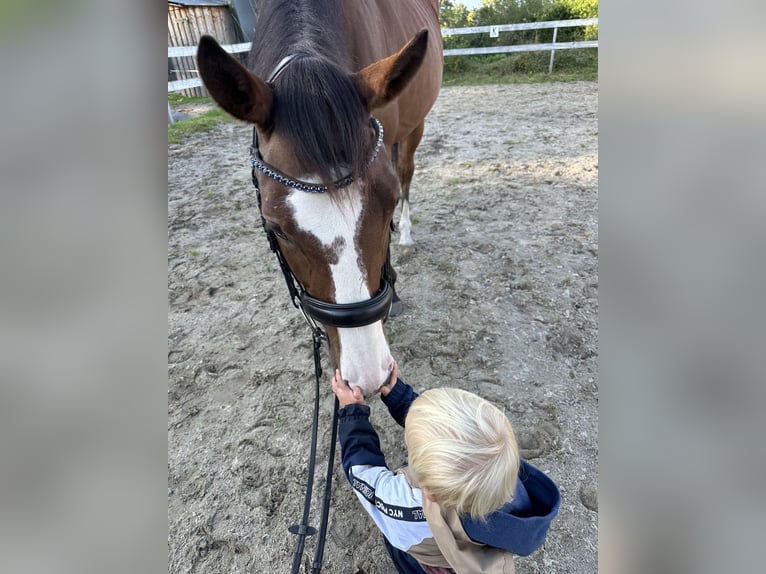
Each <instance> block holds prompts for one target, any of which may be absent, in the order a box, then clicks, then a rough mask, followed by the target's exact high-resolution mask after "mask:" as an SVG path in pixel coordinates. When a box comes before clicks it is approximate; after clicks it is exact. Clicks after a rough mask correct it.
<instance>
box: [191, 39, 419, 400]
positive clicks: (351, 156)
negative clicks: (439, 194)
mask: <svg viewBox="0 0 766 574" xmlns="http://www.w3.org/2000/svg"><path fill="white" fill-rule="evenodd" d="M427 41H428V33H427V31H426V30H422V31H421V32H419V33H418V34H416V35H415V36H414V37H413V38H412V40H410V42H409V43H407V45H405V46H404V47H403V48H402V49H401V50H399V51H398V52H397V53H395V54H393V55H391V56H389V57H387V58H384V59H382V60H379V61H377V62H375V63H372V64H370V65H368V66H366V67H364V68H363V69H361V70H359V71H357V72H353V71H349V69H348V68H347V67H345V66H344V65H343V63H342V62H336V61H333V60H332V59H331V58H327V57H324V56H322V54H321V53H320V54H317V53H315V52H312V51H302V50H301V49H300V48H299V47H296V48H295V52H294V53H291V54H289V55H287V56H285V54H280V56H282V58H281V59H280V60H278V61H276V63H275V62H269V63H268V68H269V69H270V70H271V73H270V74H268V75H267V74H266V73H261V75H259V74H257V73H255V72H252V71H250V70H249V69H248V68H246V67H245V66H244V65H242V64H241V63H240V62H239V61H237V60H236V59H235V58H233V57H232V56H231V55H229V54H228V53H227V52H226V51H224V50H223V49H222V48H221V47H220V46H219V45H218V43H217V42H216V41H215V40H214V39H213V38H211V37H209V36H205V37H203V38H202V39H201V40H200V43H199V48H198V52H197V59H198V66H199V71H200V75H201V77H202V79H203V81H204V83H205V86H206V88H207V89H208V91H209V92H210V94H211V96H212V97H213V99H215V100H216V102H218V104H219V105H220V106H221V108H223V109H224V110H225V111H226V112H228V113H229V114H231V115H232V116H234V117H236V118H238V119H240V120H244V121H246V122H248V123H251V124H254V129H255V132H256V134H257V152H256V154H257V155H256V159H255V160H254V163H253V165H254V167H256V168H257V170H256V177H257V185H258V187H259V188H260V193H261V205H262V215H263V219H264V226H265V228H266V230H267V232H268V233H270V234H272V235H273V237H274V238H275V239H276V242H277V243H278V246H279V250H280V251H281V253H282V256H283V257H284V260H285V261H286V262H287V264H288V265H289V269H290V270H291V272H292V274H293V275H294V276H295V278H296V279H297V281H298V282H299V283H300V285H301V286H302V287H303V289H304V290H305V292H306V293H307V294H308V295H309V296H310V299H311V300H312V301H315V302H318V304H319V305H321V304H322V303H325V304H329V305H331V306H332V305H340V306H343V307H349V308H352V309H353V306H354V305H355V304H361V303H364V302H367V301H370V300H371V299H374V298H375V297H376V295H379V294H380V293H381V290H382V289H384V288H385V283H386V282H385V280H382V279H385V278H383V277H382V274H383V269H384V266H385V264H386V258H387V253H388V246H389V230H390V225H391V221H392V218H393V214H394V210H395V208H396V205H397V201H398V199H399V193H400V183H399V179H398V177H397V174H396V171H395V169H394V167H393V165H392V162H391V157H390V155H389V150H388V149H387V148H386V146H382V145H381V143H382V137H383V134H382V127H381V125H380V123H379V122H378V121H377V120H376V119H375V118H374V117H373V116H372V115H371V112H372V111H373V110H375V109H378V108H381V107H383V106H385V105H386V104H388V103H389V102H391V101H392V100H394V99H395V98H396V97H397V96H398V95H399V94H400V93H401V92H402V90H404V89H405V88H406V86H407V85H408V84H409V82H410V80H411V79H412V78H413V76H414V75H415V73H416V72H417V70H418V68H419V67H420V65H421V63H422V61H423V58H424V56H425V53H426V48H427ZM272 59H274V58H272ZM305 311H306V310H305V309H304V312H305ZM319 322H320V323H323V328H324V330H325V331H326V332H327V334H328V337H329V340H330V348H331V353H332V356H333V360H334V362H335V364H336V366H337V367H338V368H340V370H341V374H342V376H343V378H344V379H345V380H346V381H347V382H348V383H349V384H350V385H351V386H352V387H355V386H358V387H360V388H361V389H362V391H363V393H364V394H365V395H370V394H372V393H374V392H375V391H376V390H377V389H378V388H379V387H380V385H382V384H384V383H385V382H386V381H387V379H388V377H389V375H390V372H391V369H392V365H393V358H392V356H391V352H390V349H389V346H388V343H387V341H386V338H385V335H384V332H383V324H382V319H381V318H377V319H376V320H374V322H372V323H370V324H365V325H361V326H350V327H343V326H337V325H333V324H329V323H331V322H330V321H328V322H324V321H323V320H322V319H321V317H320V319H319Z"/></svg>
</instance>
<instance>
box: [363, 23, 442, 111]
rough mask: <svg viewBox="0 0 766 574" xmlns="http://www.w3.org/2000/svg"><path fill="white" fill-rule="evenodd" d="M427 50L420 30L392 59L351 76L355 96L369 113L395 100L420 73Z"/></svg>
mask: <svg viewBox="0 0 766 574" xmlns="http://www.w3.org/2000/svg"><path fill="white" fill-rule="evenodd" d="M427 48H428V30H427V29H425V28H424V29H422V30H421V31H420V32H418V33H417V34H415V36H414V37H413V38H412V40H410V41H409V42H408V43H407V45H406V46H404V48H402V49H401V50H399V51H398V52H397V53H396V54H394V55H393V56H389V57H388V58H384V59H383V60H378V61H377V62H375V63H374V64H370V65H369V66H367V67H365V68H362V69H361V70H359V72H357V73H356V74H355V75H354V78H355V81H356V84H357V88H358V89H359V94H360V95H361V96H362V100H363V101H364V103H365V104H366V106H367V109H368V110H369V111H372V110H374V109H376V108H380V107H382V106H385V105H386V104H387V103H388V102H390V101H391V100H393V99H394V98H396V97H397V96H398V95H399V94H400V93H401V92H402V90H404V88H406V87H407V84H409V83H410V80H412V78H413V77H414V76H415V73H416V72H417V71H418V70H419V69H420V65H421V64H422V63H423V59H424V58H425V56H426V49H427Z"/></svg>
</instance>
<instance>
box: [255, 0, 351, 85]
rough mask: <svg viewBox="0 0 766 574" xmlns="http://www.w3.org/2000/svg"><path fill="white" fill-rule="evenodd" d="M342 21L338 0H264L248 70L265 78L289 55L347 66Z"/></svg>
mask: <svg viewBox="0 0 766 574" xmlns="http://www.w3.org/2000/svg"><path fill="white" fill-rule="evenodd" d="M341 21H342V18H341V0H296V1H289V0H288V1H285V0H264V1H263V2H262V3H261V7H260V11H259V14H258V21H257V23H256V28H255V34H254V36H253V48H252V51H251V52H250V57H249V64H250V65H249V67H250V69H251V70H253V71H254V72H255V73H256V74H258V75H259V76H261V77H268V74H269V73H270V72H271V71H272V70H273V69H274V68H275V66H277V64H278V63H279V62H280V61H281V60H282V59H283V58H285V56H288V55H291V54H301V55H308V56H314V57H320V58H325V59H328V60H329V61H332V62H335V63H336V64H340V65H341V66H342V67H344V68H345V67H347V64H348V51H347V49H346V47H345V44H344V40H343V34H342V30H341V26H340V22H341Z"/></svg>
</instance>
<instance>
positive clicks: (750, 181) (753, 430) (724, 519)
mask: <svg viewBox="0 0 766 574" xmlns="http://www.w3.org/2000/svg"><path fill="white" fill-rule="evenodd" d="M764 12H766V5H764V4H763V3H758V2H742V1H735V2H726V3H724V2H713V1H711V0H702V1H699V2H694V3H687V2H679V1H677V0H676V1H671V2H664V1H663V2H659V1H657V0H652V1H650V2H642V3H627V4H626V3H604V5H603V6H601V10H600V11H599V78H600V84H599V105H600V110H599V150H600V156H601V157H600V158H599V164H600V181H599V193H600V196H599V198H600V199H599V222H600V226H599V240H600V258H599V264H600V275H601V277H600V290H599V317H600V323H599V341H600V345H601V353H600V365H601V373H600V374H599V381H600V387H601V388H600V397H601V399H602V402H601V404H600V413H599V415H600V416H599V420H600V428H599V441H600V470H599V485H600V488H601V491H600V500H599V509H600V510H601V516H600V522H599V533H600V541H599V542H600V548H599V552H600V554H599V556H600V570H602V571H603V572H612V573H614V572H619V573H626V574H627V573H637V572H674V573H678V574H682V573H706V572H725V571H730V572H748V571H756V570H758V571H760V570H762V569H763V566H762V560H761V559H760V556H759V554H760V544H759V543H758V539H759V538H760V533H761V532H763V531H764V522H765V519H764V516H766V513H765V512H764V510H765V508H764V506H766V504H765V501H766V497H764V496H763V494H762V489H761V483H762V482H763V481H762V477H763V476H764V470H766V449H764V448H763V446H762V437H764V436H766V423H765V422H764V421H766V417H764V416H763V412H764V395H765V392H766V385H764V381H765V380H766V377H764V368H763V354H764V349H766V344H765V343H766V340H765V339H764V327H763V325H764V319H766V317H765V315H766V313H764V309H766V306H765V305H764V302H763V293H764V291H765V290H764V285H766V281H764V279H766V271H765V269H766V266H765V265H764V261H765V260H764V255H763V253H764V247H765V246H766V225H765V223H766V222H765V221H764V220H765V219H766V177H764V176H765V175H766V171H765V167H764V166H766V162H765V161H764V160H765V159H766V129H765V128H766V125H765V124H766V74H764V73H763V70H764V63H763V55H764V54H766V36H765V35H764V34H763V32H762V22H763V18H764Z"/></svg>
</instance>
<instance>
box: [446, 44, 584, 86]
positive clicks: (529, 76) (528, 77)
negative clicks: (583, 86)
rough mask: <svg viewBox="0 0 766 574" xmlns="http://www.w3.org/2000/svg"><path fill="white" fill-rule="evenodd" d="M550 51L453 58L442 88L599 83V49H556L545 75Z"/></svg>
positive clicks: (449, 60) (448, 60)
mask: <svg viewBox="0 0 766 574" xmlns="http://www.w3.org/2000/svg"><path fill="white" fill-rule="evenodd" d="M549 62H550V52H524V53H520V54H488V55H486V56H453V57H450V58H448V59H446V60H445V65H444V78H443V81H442V85H444V86H478V85H484V84H532V83H545V82H577V81H596V80H598V50H597V49H596V48H587V49H581V50H559V51H558V52H556V54H555V56H554V59H553V73H551V74H548V64H549Z"/></svg>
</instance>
